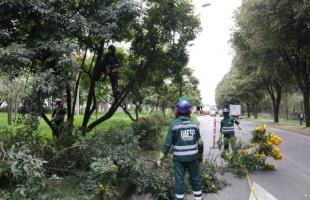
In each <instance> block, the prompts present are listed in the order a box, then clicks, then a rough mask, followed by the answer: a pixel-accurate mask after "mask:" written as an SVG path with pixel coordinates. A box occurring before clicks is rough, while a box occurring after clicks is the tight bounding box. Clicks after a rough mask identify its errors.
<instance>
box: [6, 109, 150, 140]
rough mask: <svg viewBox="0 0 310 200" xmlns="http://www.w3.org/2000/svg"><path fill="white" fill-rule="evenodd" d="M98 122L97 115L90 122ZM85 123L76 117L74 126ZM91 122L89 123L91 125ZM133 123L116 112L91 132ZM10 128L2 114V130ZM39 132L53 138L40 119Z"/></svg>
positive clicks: (80, 117) (125, 116)
mask: <svg viewBox="0 0 310 200" xmlns="http://www.w3.org/2000/svg"><path fill="white" fill-rule="evenodd" d="M143 114H144V115H146V114H145V113H143ZM101 115H102V113H98V118H99V117H100V116H101ZM48 117H49V118H51V115H48ZM95 120H96V116H95V114H94V115H93V116H92V117H91V120H90V122H92V121H95ZM82 121H83V116H82V115H80V116H75V121H74V125H75V127H76V128H79V127H80V126H81V124H82ZM90 122H89V123H90ZM131 123H132V121H131V120H130V118H129V117H128V116H127V115H126V114H125V113H123V112H116V113H115V114H114V115H113V116H112V117H111V118H110V119H109V120H107V121H105V122H103V123H101V124H99V125H98V126H97V127H96V128H94V129H93V130H92V131H91V134H94V133H95V131H96V132H103V131H106V130H108V129H110V128H111V127H113V126H121V125H124V126H130V125H131ZM7 127H8V123H7V113H3V112H2V113H0V128H7ZM15 127H17V126H16V125H15V126H14V124H13V125H12V128H15ZM39 130H40V132H41V134H42V136H44V137H46V138H52V131H51V129H50V128H49V126H48V125H47V124H46V123H45V121H44V120H43V119H42V118H40V125H39Z"/></svg>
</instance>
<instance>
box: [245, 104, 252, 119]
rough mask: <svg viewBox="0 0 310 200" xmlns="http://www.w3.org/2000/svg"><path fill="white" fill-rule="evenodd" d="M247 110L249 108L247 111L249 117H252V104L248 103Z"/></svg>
mask: <svg viewBox="0 0 310 200" xmlns="http://www.w3.org/2000/svg"><path fill="white" fill-rule="evenodd" d="M246 110H247V113H248V118H251V110H250V104H248V103H247V104H246Z"/></svg>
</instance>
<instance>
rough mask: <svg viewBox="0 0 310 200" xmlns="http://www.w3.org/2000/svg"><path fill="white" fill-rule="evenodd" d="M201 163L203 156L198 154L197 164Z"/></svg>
mask: <svg viewBox="0 0 310 200" xmlns="http://www.w3.org/2000/svg"><path fill="white" fill-rule="evenodd" d="M202 161H203V154H202V153H199V154H198V162H200V163H201V162H202Z"/></svg>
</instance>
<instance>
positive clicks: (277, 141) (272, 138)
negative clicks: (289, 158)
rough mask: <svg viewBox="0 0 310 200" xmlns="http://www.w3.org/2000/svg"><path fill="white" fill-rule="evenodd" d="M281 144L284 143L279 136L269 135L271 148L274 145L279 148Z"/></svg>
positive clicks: (268, 142)
mask: <svg viewBox="0 0 310 200" xmlns="http://www.w3.org/2000/svg"><path fill="white" fill-rule="evenodd" d="M281 143H282V139H281V138H280V137H279V136H277V135H275V134H272V133H271V134H269V137H268V141H267V144H268V145H269V146H271V145H273V144H274V145H277V146H279V145H280V144H281Z"/></svg>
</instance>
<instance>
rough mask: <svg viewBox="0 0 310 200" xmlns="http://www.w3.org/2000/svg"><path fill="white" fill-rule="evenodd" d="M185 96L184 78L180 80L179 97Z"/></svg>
mask: <svg viewBox="0 0 310 200" xmlns="http://www.w3.org/2000/svg"><path fill="white" fill-rule="evenodd" d="M182 96H183V77H181V78H180V85H179V97H182Z"/></svg>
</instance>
